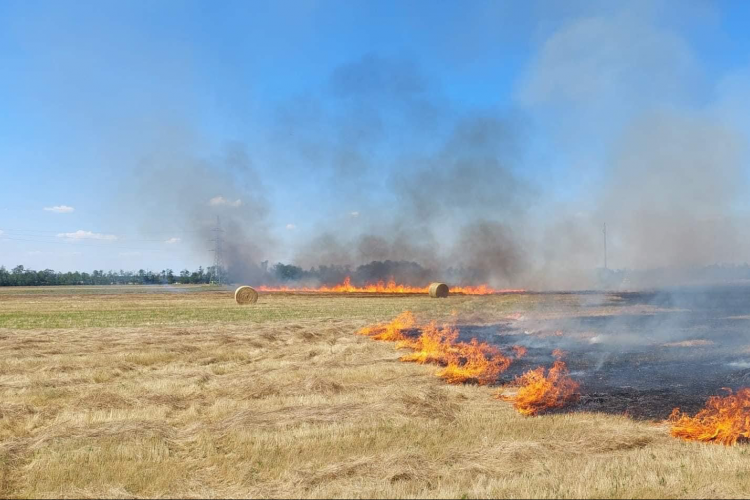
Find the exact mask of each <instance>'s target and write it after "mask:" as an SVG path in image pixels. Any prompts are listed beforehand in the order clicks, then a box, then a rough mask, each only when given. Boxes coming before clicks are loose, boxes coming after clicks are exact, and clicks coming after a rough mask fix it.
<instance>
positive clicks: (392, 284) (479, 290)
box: [258, 276, 524, 295]
mask: <svg viewBox="0 0 750 500" xmlns="http://www.w3.org/2000/svg"><path fill="white" fill-rule="evenodd" d="M429 288H430V287H429V286H425V287H418V286H409V285H400V284H397V283H396V281H395V280H394V279H393V278H391V279H390V280H388V281H387V282H385V281H378V282H377V283H370V284H366V285H364V286H355V285H352V280H351V278H350V277H349V276H347V277H346V278H344V281H343V282H341V283H339V284H338V285H332V286H327V285H322V286H319V287H317V288H315V287H289V286H276V287H274V286H265V285H263V286H259V287H258V291H260V292H316V293H393V294H405V293H412V294H427V293H428V292H429ZM523 291H524V290H511V289H504V290H496V289H494V288H491V287H489V286H487V285H478V286H454V287H451V289H450V293H452V294H463V295H491V294H494V293H520V292H523Z"/></svg>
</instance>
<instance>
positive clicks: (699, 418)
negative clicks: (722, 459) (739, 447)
mask: <svg viewBox="0 0 750 500" xmlns="http://www.w3.org/2000/svg"><path fill="white" fill-rule="evenodd" d="M726 390H727V391H729V394H728V395H727V396H724V397H721V396H711V397H710V398H709V399H708V402H707V403H706V407H705V408H703V409H702V410H701V411H699V412H698V413H697V414H696V415H695V416H694V417H690V416H688V415H686V414H683V413H680V409H679V408H675V409H674V410H672V414H671V415H670V416H669V420H668V422H669V424H670V425H671V427H672V428H671V430H670V433H671V434H672V436H674V437H679V438H682V439H687V440H688V441H703V442H712V443H721V444H724V445H727V446H731V445H734V444H736V443H737V442H738V441H748V440H750V388H747V387H744V388H742V389H740V390H739V391H737V392H736V393H734V394H733V393H732V391H731V390H730V389H726Z"/></svg>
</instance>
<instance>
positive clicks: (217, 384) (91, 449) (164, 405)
mask: <svg viewBox="0 0 750 500" xmlns="http://www.w3.org/2000/svg"><path fill="white" fill-rule="evenodd" d="M42 292H43V290H41V289H34V290H31V291H28V290H21V289H19V290H15V291H8V290H3V291H2V293H0V497H278V496H282V497H297V496H299V497H352V496H354V497H690V498H696V497H697V498H701V497H747V496H748V495H749V494H750V469H749V468H748V464H750V452H748V448H747V447H742V446H740V447H734V448H725V447H722V446H714V445H702V444H695V443H686V442H682V441H679V440H676V439H673V438H671V437H669V435H668V432H667V429H666V428H665V427H664V426H662V425H656V424H651V423H643V422H634V421H631V420H629V419H627V418H625V417H613V416H607V415H595V414H567V415H554V416H544V417H537V418H525V417H522V416H520V415H519V414H517V413H516V412H515V411H514V410H513V409H512V408H511V406H510V404H508V403H503V402H499V401H497V400H495V399H493V398H492V395H493V393H494V392H495V389H492V388H486V387H476V386H448V385H445V384H443V383H442V382H441V381H440V380H439V379H437V378H436V377H434V376H433V372H434V370H435V368H434V367H429V366H418V365H414V364H410V363H399V362H398V361H397V359H398V357H399V353H398V352H397V351H395V350H394V348H393V345H392V344H390V343H383V342H375V341H372V340H370V339H368V338H365V337H362V336H358V335H354V332H355V331H356V330H357V329H358V328H360V327H362V326H364V325H365V324H368V323H370V322H372V321H374V320H384V319H390V318H391V317H393V316H394V315H395V313H398V312H401V311H402V310H404V309H412V310H415V311H418V312H419V313H421V314H423V315H425V317H429V318H430V319H432V318H433V317H448V316H449V315H450V314H451V312H452V311H453V310H457V311H459V313H461V314H466V315H471V314H478V313H479V311H480V310H484V311H485V312H486V314H487V315H489V316H493V315H496V316H502V315H505V314H507V313H508V312H512V311H523V310H529V309H533V307H532V306H533V304H530V302H529V301H540V300H554V298H553V299H550V298H548V297H542V298H539V297H537V298H532V299H529V298H523V297H487V298H463V297H454V298H449V299H445V300H439V301H436V300H432V299H429V297H402V298H381V297H372V298H322V297H312V298H311V297H299V296H274V297H268V296H262V297H261V300H260V301H259V302H258V304H256V305H255V306H254V307H252V308H243V307H239V306H236V305H235V304H234V301H233V298H232V294H231V292H220V293H218V292H217V293H209V292H206V291H203V290H200V289H199V290H197V292H192V293H183V294H154V293H150V294H141V293H136V294H132V295H128V296H111V295H101V294H97V293H95V292H91V293H89V292H90V290H87V291H86V292H85V293H75V290H73V291H71V290H67V291H66V292H65V293H62V292H60V291H50V292H49V293H47V294H45V293H42ZM113 297H115V298H116V299H117V300H112V299H113ZM557 300H559V301H560V303H563V302H564V301H565V300H568V299H567V298H566V297H558V299H557ZM73 306H75V307H73ZM72 309H75V310H77V311H79V312H81V314H80V315H79V316H68V317H64V320H60V319H59V316H60V315H63V316H64V314H65V313H66V311H67V312H70V311H71V310H72ZM123 311H126V312H128V314H123V315H122V316H118V315H119V314H121V313H122V312H123ZM186 311H197V313H189V312H186ZM227 311H229V312H228V313H226V314H224V313H225V312H227ZM235 311H239V312H235ZM118 318H120V320H119V322H118ZM76 321H77V323H76ZM69 322H71V323H72V324H69ZM45 325H46V326H45Z"/></svg>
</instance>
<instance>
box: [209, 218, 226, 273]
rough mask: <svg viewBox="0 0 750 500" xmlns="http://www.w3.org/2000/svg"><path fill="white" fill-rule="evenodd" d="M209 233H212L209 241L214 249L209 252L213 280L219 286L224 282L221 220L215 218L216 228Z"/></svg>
mask: <svg viewBox="0 0 750 500" xmlns="http://www.w3.org/2000/svg"><path fill="white" fill-rule="evenodd" d="M211 232H212V233H214V237H213V239H211V242H213V244H214V248H213V250H211V251H212V252H213V253H214V274H215V278H214V280H215V281H216V282H217V283H218V284H220V285H221V284H222V283H223V282H224V251H223V246H224V236H223V233H224V230H223V229H222V228H221V219H220V218H219V216H218V215H217V216H216V227H214V228H213V229H212V230H211Z"/></svg>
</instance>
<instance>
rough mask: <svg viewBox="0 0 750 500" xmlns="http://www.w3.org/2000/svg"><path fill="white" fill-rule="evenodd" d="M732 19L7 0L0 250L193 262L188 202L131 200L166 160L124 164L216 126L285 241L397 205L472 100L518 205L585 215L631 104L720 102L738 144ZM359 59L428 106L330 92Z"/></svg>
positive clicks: (633, 109) (739, 59)
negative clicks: (501, 123) (350, 163)
mask: <svg viewBox="0 0 750 500" xmlns="http://www.w3.org/2000/svg"><path fill="white" fill-rule="evenodd" d="M749 21H750V4H748V3H747V2H742V1H726V2H702V1H697V0H695V1H686V2H661V3H660V2H562V1H560V2H554V1H552V2H538V3H536V2H531V3H528V4H527V3H524V2H510V1H508V2H501V1H492V2H417V1H411V2H397V1H392V2H391V1H377V2H364V1H313V0H299V1H294V2H278V1H274V2H262V1H238V2H229V1H225V2H205V1H204V2H189V1H181V2H174V1H160V2H140V1H128V2H116V1H112V2H99V1H75V2H68V1H59V0H57V1H26V0H24V1H12V0H5V1H3V2H0V174H2V175H1V176H0V178H2V190H1V198H0V231H2V234H0V264H3V265H5V266H6V267H11V266H14V265H16V264H24V265H26V266H27V267H32V268H37V269H38V268H53V269H57V270H70V269H93V268H104V269H120V268H124V269H138V268H150V269H161V268H164V267H172V268H175V269H178V268H182V267H185V266H188V267H194V266H197V265H198V264H210V259H211V254H210V252H208V249H209V248H210V244H209V243H208V242H205V244H204V242H203V240H199V239H196V238H195V232H196V229H195V228H194V227H193V226H191V224H190V223H189V221H188V220H186V219H180V218H179V217H178V216H177V215H175V216H174V217H172V216H170V217H169V218H167V217H164V218H160V217H159V216H158V214H157V213H156V212H159V213H162V209H161V208H153V207H155V206H156V205H154V204H153V203H151V201H148V200H147V198H153V197H157V198H158V197H160V195H159V193H160V191H159V189H162V190H164V191H163V192H164V193H166V191H169V190H171V189H172V186H174V185H180V180H179V179H177V178H176V177H179V176H180V174H179V168H177V169H172V170H170V172H171V173H172V174H173V175H174V176H175V178H172V179H170V178H164V177H158V178H154V180H152V181H150V183H151V184H150V185H149V186H148V188H145V187H144V186H143V185H142V184H140V183H139V182H140V181H138V180H134V179H135V178H137V177H138V176H139V175H140V174H139V172H142V170H140V169H142V168H143V164H144V163H143V162H144V161H145V160H144V158H146V159H148V158H151V159H153V158H156V160H153V161H155V162H157V163H158V162H159V161H163V158H165V156H164V155H165V154H167V153H165V151H167V152H169V151H173V150H177V149H179V150H180V152H179V157H180V158H182V159H185V158H188V157H189V158H193V159H195V161H206V162H209V163H211V162H212V161H214V160H215V159H216V158H219V157H221V156H222V155H223V154H224V151H225V150H226V148H227V144H230V145H231V144H242V145H243V148H244V149H245V150H246V151H247V152H248V154H249V157H250V160H249V162H250V164H251V167H252V175H249V174H236V173H235V174H226V175H233V176H235V177H233V178H235V179H236V181H237V183H238V184H243V186H244V187H241V188H237V190H238V191H237V192H240V193H255V195H257V196H258V199H259V200H262V204H263V207H264V208H263V209H262V210H260V211H259V212H262V214H261V213H259V215H258V217H259V218H260V217H263V226H264V231H266V232H264V233H263V234H264V237H266V236H265V235H266V234H268V235H270V236H268V237H269V238H273V239H274V240H275V241H276V244H275V245H274V246H273V249H272V250H269V251H268V252H266V254H264V256H265V257H268V258H271V259H272V260H295V259H296V258H297V255H298V253H299V252H298V251H297V250H296V248H297V247H298V246H300V245H303V244H305V242H307V241H309V240H310V239H311V238H313V237H314V235H315V234H316V233H318V232H319V231H320V230H321V228H330V227H332V226H333V227H339V228H341V227H342V226H345V228H344V229H343V230H342V231H343V232H345V233H346V234H349V233H351V234H355V233H357V231H359V229H358V228H359V227H360V226H362V227H364V226H367V227H372V226H377V225H378V223H379V222H380V219H381V217H382V214H383V213H387V212H389V210H391V209H393V210H397V209H398V208H397V207H398V205H397V200H396V195H395V194H394V193H397V192H398V190H397V189H396V190H394V188H393V184H394V183H397V182H398V181H397V180H394V179H398V178H399V177H398V175H399V171H400V170H401V169H404V168H407V169H408V168H409V167H408V162H404V161H403V158H404V157H409V158H412V157H415V156H417V155H419V154H420V153H422V152H427V151H431V150H433V149H435V148H437V147H438V146H436V144H438V143H441V141H443V140H444V139H445V137H446V136H447V135H449V134H448V132H447V130H448V129H450V127H451V125H450V124H451V123H453V121H454V120H460V118H461V117H462V116H466V115H468V114H473V113H482V114H493V115H497V116H502V117H503V119H504V120H509V121H510V122H511V123H513V124H514V126H513V128H514V130H515V133H516V134H517V135H518V136H520V138H519V139H518V142H519V150H521V152H520V153H519V155H518V156H519V160H518V164H517V166H516V167H514V169H515V170H516V173H517V175H519V176H520V177H521V178H523V179H525V180H527V181H528V182H529V183H531V184H539V185H541V186H542V187H541V188H540V189H542V190H543V192H544V196H543V197H541V198H540V199H541V201H537V202H535V206H534V207H532V208H531V210H532V212H533V211H536V212H539V213H544V212H545V211H548V210H557V209H556V208H555V207H556V206H557V205H556V204H562V205H564V206H565V207H566V210H570V213H572V214H580V213H583V214H589V215H590V214H591V213H592V211H593V212H596V211H597V210H598V208H597V207H598V203H599V202H598V201H597V200H595V199H594V197H590V196H589V193H590V192H592V191H598V190H599V189H600V188H601V186H602V183H605V182H606V178H607V176H608V173H607V172H608V170H607V168H606V166H605V167H603V166H602V165H606V164H607V162H610V161H612V160H611V157H612V149H611V147H612V144H616V143H617V142H618V137H620V134H621V133H622V130H623V129H625V128H626V127H627V124H628V123H630V122H631V120H633V119H634V116H635V115H636V114H640V113H647V112H649V111H650V110H651V109H652V108H656V107H658V108H674V109H680V110H687V112H689V113H691V114H693V113H698V114H706V115H707V116H708V115H710V116H711V117H717V116H718V117H719V118H717V120H719V121H720V122H721V123H727V124H729V125H728V126H731V127H732V128H733V130H736V131H737V134H738V135H739V136H740V137H742V141H743V144H744V141H745V140H746V138H747V134H746V132H747V131H748V128H747V123H746V118H745V117H744V114H743V113H742V110H743V109H744V110H747V109H748V107H746V106H747V99H746V90H745V85H744V84H745V83H746V82H748V81H750V77H748V75H749V74H750V66H749V64H750V52H749V50H748V49H750V40H749V39H748V37H747V32H746V31H747V25H748V22H749ZM639 44H642V45H643V47H640V46H639ZM571 54H573V55H572V56H571ZM651 56H653V57H651ZM342 68H344V69H343V70H342ZM362 68H365V69H363V70H362V71H365V74H366V75H367V74H368V73H367V71H370V68H375V69H374V70H373V71H376V72H380V73H378V74H379V75H381V74H382V75H386V76H385V78H386V79H388V78H390V76H388V75H391V76H392V75H397V76H396V77H394V78H395V79H400V78H402V77H403V75H406V77H405V78H406V79H407V81H406V82H405V83H404V82H401V81H399V82H397V83H396V84H398V85H401V84H404V85H406V87H408V86H409V85H412V84H413V85H416V86H418V87H419V91H418V92H415V93H414V94H413V97H407V98H408V99H411V100H410V101H409V104H408V106H409V107H408V109H410V110H411V109H421V108H419V106H421V105H422V104H424V103H428V104H429V106H428V108H429V109H428V110H427V111H426V112H432V111H429V110H434V109H438V110H439V112H438V113H437V114H436V115H435V116H436V118H435V119H434V123H432V121H431V119H429V118H427V119H425V118H422V120H423V121H422V122H420V123H423V124H425V127H424V128H422V127H414V126H413V122H412V121H410V120H411V118H410V116H411V115H408V114H405V113H406V112H405V111H404V109H407V107H406V106H405V105H404V104H403V99H404V97H403V95H406V94H408V91H406V92H402V91H401V90H398V92H399V94H398V95H397V96H396V97H394V96H391V95H389V94H388V93H387V92H386V91H384V90H383V88H380V87H379V88H376V89H367V88H359V89H358V90H357V92H358V94H357V95H354V96H347V95H345V93H342V92H344V91H341V90H340V89H339V90H337V87H336V85H337V84H336V82H337V80H336V78H337V76H336V75H341V74H351V73H352V72H353V73H354V74H356V71H359V70H360V69H362ZM389 68H398V69H397V70H393V69H389ZM342 71H343V73H342ZM346 71H349V73H346ZM574 77H575V78H579V77H580V80H574V79H573V78H574ZM409 79H411V80H409ZM412 80H413V81H412ZM374 81H380V82H381V83H383V82H385V83H384V84H383V85H385V86H388V85H390V83H389V82H390V80H388V81H385V80H383V81H381V80H377V79H376V80H374ZM396 84H394V85H396ZM399 89H400V87H399ZM394 92H395V91H394ZM743 107H744V108H743ZM409 112H411V111H409ZM358 113H362V114H365V115H366V116H370V115H371V114H373V113H376V114H377V120H376V122H377V123H379V124H380V126H379V128H378V127H376V129H375V130H374V131H369V130H365V131H364V132H362V134H364V139H362V137H363V136H362V135H357V134H356V133H355V132H356V130H355V132H351V129H356V124H357V123H360V122H359V121H356V122H355V121H352V120H354V119H353V118H352V117H353V116H359V114H358ZM290 116H291V118H289V117H290ZM405 117H406V118H405ZM284 120H291V122H293V123H294V125H293V126H290V125H288V123H287V122H285V121H284ZM368 123H369V122H368ZM373 123H375V122H373ZM342 124H343V125H342ZM351 124H354V125H351ZM431 126H434V129H433V128H430V127H431ZM350 132H351V135H349V134H350ZM368 133H372V134H373V137H374V138H373V137H369V136H367V134H368ZM292 136H293V137H292ZM290 137H291V139H290ZM332 138H335V139H332ZM287 141H291V142H293V143H294V144H293V145H289V143H288V142H287ZM329 141H330V142H331V144H328V142H329ZM348 141H361V144H359V145H358V147H359V148H360V149H357V151H358V152H362V151H364V152H365V153H366V156H367V159H368V161H369V163H371V164H376V165H375V166H373V165H370V167H368V168H363V169H362V170H361V171H356V172H355V173H354V174H351V173H349V174H346V175H351V178H348V177H346V175H344V176H343V177H342V178H343V180H341V181H340V183H338V181H337V183H336V185H335V188H332V187H331V178H332V177H337V176H338V171H337V170H336V167H335V166H332V165H331V164H330V163H331V161H332V160H331V158H333V157H335V153H331V152H330V151H334V149H335V148H341V146H342V144H341V142H344V143H346V142H348ZM329 146H330V151H329V149H326V148H329ZM310 148H312V149H310ZM318 148H320V150H319V149H318ZM155 151H157V152H155ZM336 151H338V149H336ZM181 161H182V160H181ZM186 161H188V160H186ZM189 161H192V160H189ZM216 161H218V162H221V161H223V160H216ZM148 164H149V165H152V163H148ZM742 165H743V169H744V165H745V164H744V163H743V164H742ZM210 170H211V167H209V168H208V170H206V172H210ZM209 175H210V174H209ZM198 182H199V184H205V183H203V182H201V180H200V179H199V180H198ZM245 184H246V185H245ZM217 185H218V184H217ZM221 185H223V184H221ZM185 186H186V187H185V188H184V189H185V191H189V190H190V187H189V185H187V184H185ZM338 193H340V195H339V194H338ZM141 196H142V198H141ZM170 196H171V194H170V195H166V194H165V195H164V199H165V200H168V199H170ZM190 196H191V193H190V192H184V193H182V196H181V198H180V199H183V198H184V197H190ZM218 196H223V197H225V198H226V199H227V200H228V202H229V203H231V202H232V201H233V200H234V198H232V194H231V193H229V192H218V191H217V192H216V193H215V195H213V194H212V195H209V194H206V196H204V198H207V199H201V200H198V201H199V203H201V204H203V205H205V206H209V207H210V206H215V205H216V204H214V205H211V201H210V199H212V198H215V197H218ZM237 196H240V195H237ZM742 198H743V197H742V196H739V195H738V196H737V197H736V200H737V202H736V203H735V204H734V205H733V207H732V210H734V211H735V212H736V213H737V214H741V213H744V212H743V211H744V210H745V207H744V205H743V202H742V201H741V200H742ZM237 199H239V198H237ZM147 201H148V202H147ZM258 203H261V202H260V201H259V202H258ZM55 207H58V208H56V209H55ZM60 207H71V208H72V210H70V208H60ZM144 207H149V208H148V210H154V211H155V212H152V213H151V214H149V213H148V210H144ZM227 207H229V205H227ZM394 207H395V208H394ZM230 208H231V207H230ZM48 209H49V210H48ZM144 212H145V213H144ZM163 212H164V213H166V212H169V208H166V209H164V211H163ZM735 212H733V213H735ZM354 213H356V214H357V215H353V214H354ZM208 215H211V214H208ZM594 218H596V217H594ZM596 223H597V224H598V223H599V221H598V219H597V222H596ZM303 260H304V259H303Z"/></svg>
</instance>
